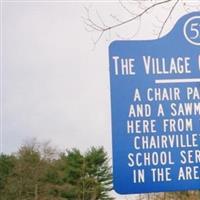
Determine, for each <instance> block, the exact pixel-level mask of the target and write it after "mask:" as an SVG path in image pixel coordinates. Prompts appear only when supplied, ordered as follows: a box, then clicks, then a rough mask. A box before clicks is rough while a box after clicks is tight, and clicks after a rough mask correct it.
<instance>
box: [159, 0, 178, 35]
mask: <svg viewBox="0 0 200 200" xmlns="http://www.w3.org/2000/svg"><path fill="white" fill-rule="evenodd" d="M178 2H179V0H176V2H175V4H173V6H172V8H171V9H170V11H169V14H168V15H167V18H166V19H165V21H164V22H163V24H162V27H161V29H160V32H159V34H158V38H160V36H161V34H162V32H163V30H164V28H165V25H166V24H167V22H168V20H169V18H170V16H171V15H172V13H173V11H174V9H175V7H176V5H177V4H178Z"/></svg>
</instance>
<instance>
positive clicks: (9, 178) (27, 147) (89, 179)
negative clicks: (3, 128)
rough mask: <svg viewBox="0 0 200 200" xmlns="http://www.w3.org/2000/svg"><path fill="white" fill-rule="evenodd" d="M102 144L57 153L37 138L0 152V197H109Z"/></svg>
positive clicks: (193, 198) (171, 196)
mask: <svg viewBox="0 0 200 200" xmlns="http://www.w3.org/2000/svg"><path fill="white" fill-rule="evenodd" d="M109 163H110V162H109V158H108V155H107V153H106V152H105V150H104V149H103V147H91V148H90V149H89V150H88V151H86V152H85V153H81V152H80V151H79V150H78V149H71V150H66V151H65V152H58V151H57V150H56V149H55V148H53V147H52V146H51V145H50V144H49V143H39V142H37V140H31V141H30V142H27V143H25V144H24V145H22V146H21V147H20V148H19V150H18V151H17V152H16V153H14V154H11V155H4V154H2V155H0V200H112V199H114V198H113V197H111V193H110V191H111V190H112V172H111V167H110V164H109ZM122 199H124V200H125V199H126V200H136V199H138V200H200V192H198V191H196V192H195V191H185V192H173V193H160V194H159V193H157V194H145V195H139V196H135V197H125V196H124V197H123V196H122Z"/></svg>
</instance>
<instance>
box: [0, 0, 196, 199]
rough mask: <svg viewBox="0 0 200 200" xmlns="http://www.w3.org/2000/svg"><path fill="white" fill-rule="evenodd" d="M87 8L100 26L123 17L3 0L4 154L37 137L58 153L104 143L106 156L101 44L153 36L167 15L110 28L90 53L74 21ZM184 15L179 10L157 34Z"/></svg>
mask: <svg viewBox="0 0 200 200" xmlns="http://www.w3.org/2000/svg"><path fill="white" fill-rule="evenodd" d="M34 2H35V3H34ZM190 4H191V5H192V7H190V8H191V9H190V10H188V11H192V10H195V9H197V7H196V4H197V1H190ZM88 5H89V7H90V9H91V10H92V12H93V13H92V14H94V19H96V20H98V18H95V13H96V9H97V10H98V12H99V13H100V14H101V16H102V18H103V20H105V22H107V23H113V22H114V19H113V18H110V14H111V13H114V15H116V16H118V17H120V18H122V19H126V18H127V17H130V15H129V14H128V13H126V12H124V10H123V9H122V8H121V7H120V5H119V3H117V2H114V1H113V2H107V3H106V1H100V2H98V3H97V2H96V3H95V1H94V2H90V3H88V2H85V3H84V2H76V1H74V2H69V1H66V2H63V3H61V2H57V3H56V2H55V1H54V2H51V1H49V2H43V3H42V1H41V2H36V1H32V2H31V1H28V0H27V1H26V2H20V1H12V2H11V1H9V0H7V1H4V3H3V9H2V10H3V15H2V16H3V18H2V22H3V24H2V25H3V27H2V28H3V29H2V34H3V35H2V36H3V46H2V48H3V52H2V53H3V68H2V69H3V85H2V92H3V93H2V94H3V112H2V116H3V127H2V130H3V132H2V133H3V134H2V136H3V142H2V144H3V152H4V153H12V152H16V151H17V149H18V148H19V147H20V145H21V144H22V143H23V142H24V141H25V140H27V139H30V138H33V137H36V138H37V139H38V140H39V141H46V140H50V141H51V142H52V144H53V145H55V146H57V147H58V148H59V149H61V150H64V149H66V148H72V147H77V148H79V149H81V150H82V151H85V150H86V149H88V148H89V147H91V146H104V147H105V149H106V151H108V153H109V155H110V156H111V152H112V146H111V114H110V88H109V87H110V86H109V65H108V46H109V44H110V42H111V41H113V40H115V39H119V35H121V36H122V37H124V38H126V39H128V38H129V37H130V36H132V35H133V33H137V34H136V35H135V38H134V39H152V38H155V37H156V33H157V32H158V31H159V27H161V25H160V22H162V20H164V17H166V16H165V15H164V14H161V17H160V18H159V19H158V18H157V17H155V15H156V13H157V14H158V13H165V12H166V11H167V9H168V7H167V8H166V7H161V8H159V9H155V10H154V11H153V14H151V17H150V15H146V16H144V18H143V19H142V21H141V26H139V24H140V23H139V22H138V21H136V22H134V23H132V24H129V25H128V26H124V27H123V28H120V29H118V30H113V31H112V32H111V33H109V34H106V35H105V36H106V37H103V38H102V39H101V40H100V41H99V43H98V44H97V46H96V48H95V49H94V50H92V49H93V43H92V39H91V37H94V38H95V37H97V35H92V34H91V33H89V32H87V31H85V29H84V24H83V21H82V19H81V16H84V15H85V14H84V9H83V7H84V6H88ZM193 6H194V7H193ZM136 9H139V8H136ZM185 13H186V10H184V9H183V7H182V6H179V7H178V9H177V11H176V12H175V13H174V14H173V16H172V18H171V19H170V20H169V23H168V24H167V26H166V28H165V31H164V32H165V33H166V32H168V31H169V30H170V29H171V28H172V27H173V25H174V24H175V22H176V21H177V19H178V18H179V17H181V16H182V15H183V14H185ZM162 17H163V19H162ZM109 20H110V21H109ZM116 33H117V34H118V35H116ZM119 199H120V198H119Z"/></svg>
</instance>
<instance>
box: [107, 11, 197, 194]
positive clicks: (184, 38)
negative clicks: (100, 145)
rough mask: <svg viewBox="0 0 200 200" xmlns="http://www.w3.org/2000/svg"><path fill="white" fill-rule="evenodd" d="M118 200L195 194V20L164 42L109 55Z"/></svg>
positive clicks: (129, 45) (127, 46) (121, 46)
mask: <svg viewBox="0 0 200 200" xmlns="http://www.w3.org/2000/svg"><path fill="white" fill-rule="evenodd" d="M109 62H110V82H111V107H112V108H111V109H112V141H113V181H114V189H115V190H116V191H117V192H118V193H120V194H133V193H146V192H161V191H176V190H193V189H200V12H195V13H191V14H188V15H186V16H184V17H182V18H181V19H180V20H179V21H178V23H177V24H176V26H175V27H174V29H173V30H172V31H171V32H170V33H169V34H167V35H166V36H165V37H163V38H160V39H157V40H149V41H132V40H129V41H114V42H112V43H111V45H110V48H109Z"/></svg>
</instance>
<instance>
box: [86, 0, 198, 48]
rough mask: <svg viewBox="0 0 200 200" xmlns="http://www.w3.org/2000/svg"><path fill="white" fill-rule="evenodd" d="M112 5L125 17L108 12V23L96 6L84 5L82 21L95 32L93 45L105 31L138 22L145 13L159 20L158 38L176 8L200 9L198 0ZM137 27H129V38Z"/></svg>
mask: <svg viewBox="0 0 200 200" xmlns="http://www.w3.org/2000/svg"><path fill="white" fill-rule="evenodd" d="M113 5H118V8H119V11H120V12H121V11H122V12H123V14H124V15H125V17H118V16H117V15H116V14H113V13H110V15H109V18H110V22H109V23H107V22H106V21H108V19H107V18H108V17H106V18H105V17H104V16H103V15H102V14H100V13H99V11H98V10H97V9H96V8H93V7H92V8H90V7H85V16H84V17H83V21H84V24H85V28H86V30H87V31H88V32H91V33H94V34H95V39H93V43H94V45H96V44H97V43H98V42H99V41H100V39H101V38H102V37H103V36H104V35H105V34H106V33H108V34H110V33H111V31H115V30H117V29H119V28H120V27H123V26H126V25H129V24H131V23H133V22H135V21H138V22H139V23H138V24H140V23H141V20H142V18H144V17H145V15H153V16H154V17H155V18H156V19H157V21H158V22H159V25H156V26H157V29H158V30H157V32H156V34H155V35H156V37H157V38H160V37H161V36H162V34H163V32H164V29H165V27H166V25H167V24H168V23H169V21H170V19H171V18H172V16H173V14H174V13H175V12H176V10H178V8H180V7H181V8H182V10H183V11H184V12H185V13H188V12H191V11H194V10H195V11H197V10H200V3H199V2H198V1H185V0H162V1H161V0H143V1H141V0H126V1H123V0H119V1H116V3H113ZM120 9H121V10H120ZM155 10H156V11H158V10H159V11H160V12H156V13H155ZM161 10H162V12H161ZM152 27H153V25H152ZM139 28H140V25H138V26H137V27H134V29H131V30H133V32H134V34H132V36H131V38H134V36H135V34H137V32H138V29H139ZM115 34H116V36H117V37H118V38H121V36H120V35H119V34H118V33H117V32H115Z"/></svg>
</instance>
